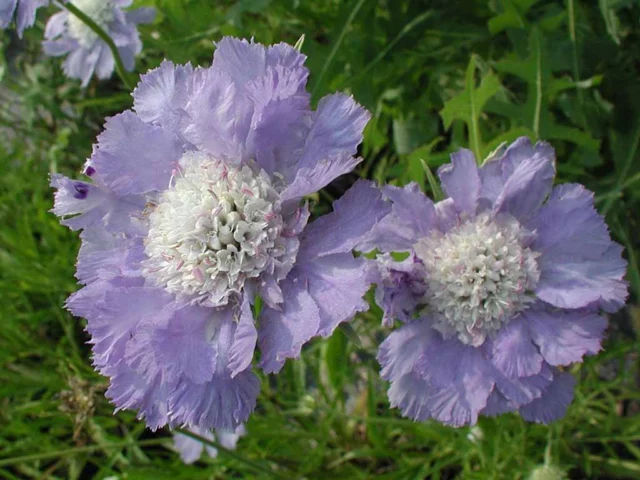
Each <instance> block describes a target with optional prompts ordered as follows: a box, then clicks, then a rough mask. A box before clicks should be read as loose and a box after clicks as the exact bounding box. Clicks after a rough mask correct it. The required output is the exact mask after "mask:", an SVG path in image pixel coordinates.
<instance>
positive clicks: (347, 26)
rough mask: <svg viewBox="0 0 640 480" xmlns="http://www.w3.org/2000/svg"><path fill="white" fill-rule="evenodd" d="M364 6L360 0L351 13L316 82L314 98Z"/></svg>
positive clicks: (312, 94) (362, 0)
mask: <svg viewBox="0 0 640 480" xmlns="http://www.w3.org/2000/svg"><path fill="white" fill-rule="evenodd" d="M363 4H364V0H358V2H357V3H356V4H355V5H354V7H353V10H352V11H351V14H350V15H349V18H347V21H346V22H345V24H344V26H343V27H342V31H341V32H340V35H339V36H338V40H336V43H335V44H334V45H333V48H332V49H331V53H329V56H328V57H327V61H326V62H324V65H323V66H322V70H321V71H320V75H319V76H318V80H316V84H315V87H313V91H312V92H311V96H312V97H314V98H315V96H316V93H318V89H319V88H320V85H321V84H322V79H323V78H324V76H325V74H326V73H327V70H328V69H329V66H330V65H331V63H332V62H333V57H335V56H336V53H337V52H338V49H339V48H340V45H342V41H343V40H344V37H345V35H346V34H347V30H348V29H349V26H351V23H353V20H354V19H355V18H356V15H357V14H358V12H359V11H360V9H361V8H362V5H363Z"/></svg>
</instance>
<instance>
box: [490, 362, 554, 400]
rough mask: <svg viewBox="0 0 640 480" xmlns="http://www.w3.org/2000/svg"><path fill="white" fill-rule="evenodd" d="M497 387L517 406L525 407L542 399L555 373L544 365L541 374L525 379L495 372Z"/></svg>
mask: <svg viewBox="0 0 640 480" xmlns="http://www.w3.org/2000/svg"><path fill="white" fill-rule="evenodd" d="M493 378H494V379H495V382H496V387H497V388H498V390H500V392H501V393H502V394H503V395H504V396H505V398H507V399H508V400H510V401H512V402H513V403H514V404H516V405H525V404H528V403H530V402H532V401H533V400H535V399H536V398H540V397H541V396H542V395H543V394H544V393H545V391H546V390H547V388H548V387H549V385H550V384H551V381H552V379H553V373H552V372H551V369H550V368H549V366H548V365H547V364H544V365H543V366H542V367H541V369H540V373H538V374H536V375H531V376H529V377H523V378H513V377H512V378H509V377H507V376H506V375H504V374H503V373H502V372H500V371H499V370H497V371H494V372H493Z"/></svg>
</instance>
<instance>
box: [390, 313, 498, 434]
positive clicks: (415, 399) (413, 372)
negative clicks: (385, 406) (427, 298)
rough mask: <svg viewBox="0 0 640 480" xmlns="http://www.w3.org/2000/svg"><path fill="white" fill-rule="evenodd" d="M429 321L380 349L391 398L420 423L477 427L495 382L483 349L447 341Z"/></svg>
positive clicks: (405, 329)
mask: <svg viewBox="0 0 640 480" xmlns="http://www.w3.org/2000/svg"><path fill="white" fill-rule="evenodd" d="M426 323H427V321H426V320H425V319H422V320H419V321H416V322H412V323H409V324H407V325H405V326H403V327H401V328H400V329H399V330H397V331H395V332H393V333H392V334H391V335H389V337H388V338H387V340H385V342H383V344H382V345H381V346H380V351H379V353H378V361H379V362H380V363H381V365H382V366H383V370H382V376H383V378H385V379H387V380H390V381H391V387H390V388H389V399H390V401H391V405H392V406H395V407H399V408H401V410H402V413H403V415H405V416H409V417H410V418H413V419H414V420H424V419H427V418H431V417H432V418H434V419H436V420H439V421H440V422H442V423H445V424H447V425H452V426H456V427H459V426H462V425H469V424H471V425H472V424H474V423H476V421H477V419H478V414H479V413H480V411H481V410H482V409H484V408H485V406H486V404H487V398H488V397H489V394H490V393H491V391H492V390H493V387H494V379H493V376H492V374H491V370H490V366H489V365H488V364H487V363H486V361H485V360H484V358H483V356H482V353H481V351H480V349H477V348H474V347H469V346H466V345H463V344H462V343H460V342H459V341H458V340H457V339H451V340H443V339H442V337H441V336H440V334H439V333H437V332H435V331H434V330H433V329H432V328H431V327H430V326H429V325H426Z"/></svg>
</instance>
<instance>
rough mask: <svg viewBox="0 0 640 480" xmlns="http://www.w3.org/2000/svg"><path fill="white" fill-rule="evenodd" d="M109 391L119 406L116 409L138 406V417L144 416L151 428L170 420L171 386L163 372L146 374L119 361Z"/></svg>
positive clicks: (113, 400)
mask: <svg viewBox="0 0 640 480" xmlns="http://www.w3.org/2000/svg"><path fill="white" fill-rule="evenodd" d="M105 395H106V397H107V398H108V399H109V400H110V401H111V402H113V404H114V405H115V406H116V410H115V412H118V411H120V410H135V411H137V414H136V417H137V418H138V420H144V421H145V423H146V424H147V427H149V428H150V429H151V430H154V431H155V430H157V429H158V428H162V427H163V426H165V425H166V424H167V423H168V422H169V415H168V403H167V387H166V386H165V385H163V383H162V381H161V379H160V377H159V376H155V377H153V378H145V377H144V376H142V375H140V374H139V373H138V372H136V371H135V370H133V369H132V368H130V367H129V366H128V365H127V364H126V363H125V362H119V363H118V364H117V365H116V367H115V370H114V371H113V372H112V376H111V381H110V383H109V388H108V390H107V392H106V394H105ZM115 412H114V413H115Z"/></svg>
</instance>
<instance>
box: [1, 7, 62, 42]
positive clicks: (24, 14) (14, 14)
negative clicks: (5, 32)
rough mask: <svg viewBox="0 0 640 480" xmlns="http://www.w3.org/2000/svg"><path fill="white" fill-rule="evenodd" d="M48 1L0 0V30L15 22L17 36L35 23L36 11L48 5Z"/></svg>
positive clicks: (20, 35)
mask: <svg viewBox="0 0 640 480" xmlns="http://www.w3.org/2000/svg"><path fill="white" fill-rule="evenodd" d="M49 3H50V0H0V29H5V28H7V27H8V26H9V25H10V24H11V22H13V21H15V22H16V30H17V31H18V36H19V37H20V38H22V33H23V32H24V31H25V29H26V28H27V27H30V26H32V25H33V24H34V23H35V21H36V11H37V10H38V9H39V8H40V7H45V6H47V5H49Z"/></svg>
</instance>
